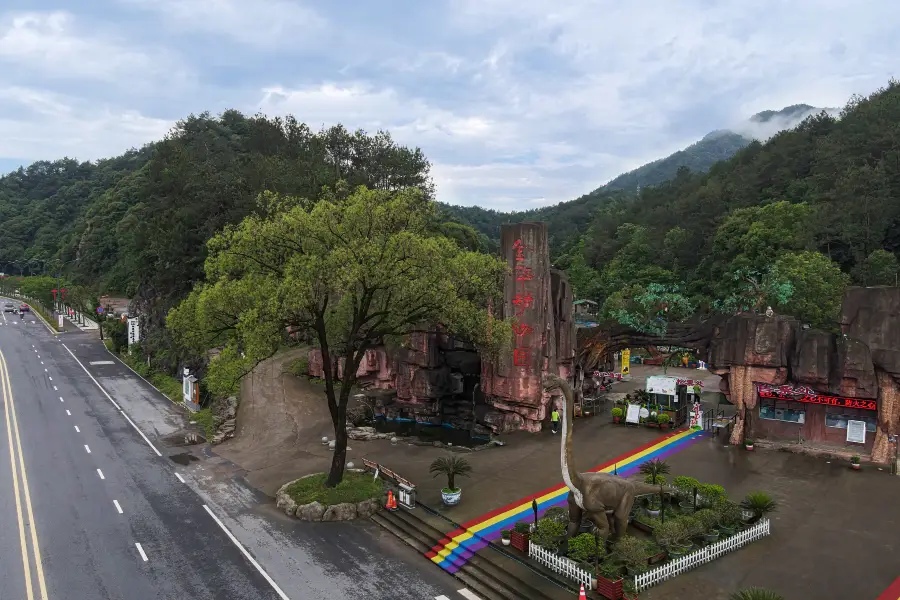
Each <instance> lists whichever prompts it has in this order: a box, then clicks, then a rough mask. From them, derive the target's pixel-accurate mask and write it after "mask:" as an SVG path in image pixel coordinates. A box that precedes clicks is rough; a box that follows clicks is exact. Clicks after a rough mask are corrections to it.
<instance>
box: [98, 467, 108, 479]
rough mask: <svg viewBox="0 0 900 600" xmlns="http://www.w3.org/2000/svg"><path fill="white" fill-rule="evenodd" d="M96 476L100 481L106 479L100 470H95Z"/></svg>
mask: <svg viewBox="0 0 900 600" xmlns="http://www.w3.org/2000/svg"><path fill="white" fill-rule="evenodd" d="M97 475H99V476H100V479H106V477H104V476H103V471H101V470H100V469H97Z"/></svg>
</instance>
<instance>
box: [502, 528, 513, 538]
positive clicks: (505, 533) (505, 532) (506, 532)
mask: <svg viewBox="0 0 900 600" xmlns="http://www.w3.org/2000/svg"><path fill="white" fill-rule="evenodd" d="M510 535H512V530H510V529H504V530H503V531H501V532H500V537H501V538H503V539H504V540H508V539H509V536H510Z"/></svg>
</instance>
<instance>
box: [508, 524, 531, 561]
mask: <svg viewBox="0 0 900 600" xmlns="http://www.w3.org/2000/svg"><path fill="white" fill-rule="evenodd" d="M530 538H531V525H530V524H529V523H526V522H525V521H519V522H518V523H516V524H515V525H513V530H512V531H511V532H510V534H509V541H510V544H511V545H512V547H513V548H515V549H516V550H518V551H519V552H524V553H526V554H528V541H529V539H530Z"/></svg>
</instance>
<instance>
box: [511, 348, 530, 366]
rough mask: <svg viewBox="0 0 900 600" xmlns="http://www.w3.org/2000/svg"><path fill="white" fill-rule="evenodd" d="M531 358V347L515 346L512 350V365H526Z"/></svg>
mask: <svg viewBox="0 0 900 600" xmlns="http://www.w3.org/2000/svg"><path fill="white" fill-rule="evenodd" d="M530 360H531V348H516V349H515V350H513V365H514V366H516V367H527V366H529V364H528V363H529V362H530Z"/></svg>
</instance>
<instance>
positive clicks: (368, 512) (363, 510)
mask: <svg viewBox="0 0 900 600" xmlns="http://www.w3.org/2000/svg"><path fill="white" fill-rule="evenodd" d="M379 510H381V499H380V498H370V499H369V500H363V501H362V502H360V503H359V504H357V505H356V516H357V518H360V519H368V518H369V517H371V516H372V515H374V514H375V513H377V512H378V511H379Z"/></svg>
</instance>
